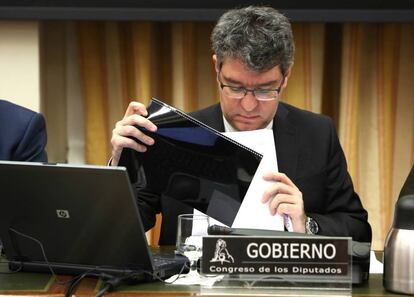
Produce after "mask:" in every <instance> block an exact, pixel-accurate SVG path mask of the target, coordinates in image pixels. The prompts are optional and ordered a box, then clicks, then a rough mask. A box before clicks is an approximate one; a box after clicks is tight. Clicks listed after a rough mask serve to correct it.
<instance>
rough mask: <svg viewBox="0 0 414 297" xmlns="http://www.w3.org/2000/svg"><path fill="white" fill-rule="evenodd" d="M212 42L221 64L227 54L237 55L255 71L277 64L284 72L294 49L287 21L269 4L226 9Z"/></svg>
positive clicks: (236, 56) (215, 28)
mask: <svg viewBox="0 0 414 297" xmlns="http://www.w3.org/2000/svg"><path fill="white" fill-rule="evenodd" d="M211 43H212V49H213V51H214V53H215V54H216V56H217V59H218V60H219V62H220V63H221V62H223V61H224V60H225V58H228V57H232V58H238V59H241V61H242V62H243V63H244V64H246V65H247V66H248V67H249V68H250V69H251V70H254V71H266V70H269V69H271V68H273V67H274V66H276V65H280V68H281V71H282V74H286V71H287V70H288V68H289V66H290V65H291V64H292V63H293V55H294V52H295V45H294V41H293V35H292V29H291V26H290V22H289V20H288V19H287V18H286V17H285V16H284V15H283V14H281V13H279V12H278V11H277V10H276V9H274V8H271V7H258V6H248V7H245V8H241V9H232V10H229V11H227V12H226V13H224V14H223V15H222V16H221V17H220V19H219V20H218V22H217V24H216V26H215V27H214V29H213V32H212V34H211Z"/></svg>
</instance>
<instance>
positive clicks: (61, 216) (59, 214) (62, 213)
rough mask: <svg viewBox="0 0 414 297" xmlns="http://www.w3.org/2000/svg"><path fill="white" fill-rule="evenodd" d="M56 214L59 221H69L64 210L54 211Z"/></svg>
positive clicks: (67, 212) (67, 214)
mask: <svg viewBox="0 0 414 297" xmlns="http://www.w3.org/2000/svg"><path fill="white" fill-rule="evenodd" d="M56 214H57V217H58V218H59V219H69V218H70V216H69V211H68V210H66V209H56Z"/></svg>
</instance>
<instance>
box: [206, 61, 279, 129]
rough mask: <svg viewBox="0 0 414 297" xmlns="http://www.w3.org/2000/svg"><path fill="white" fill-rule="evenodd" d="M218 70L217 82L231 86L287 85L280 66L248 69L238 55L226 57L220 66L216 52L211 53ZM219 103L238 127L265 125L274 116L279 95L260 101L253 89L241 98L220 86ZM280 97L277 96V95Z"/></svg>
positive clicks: (261, 126) (259, 126) (255, 87)
mask: <svg viewBox="0 0 414 297" xmlns="http://www.w3.org/2000/svg"><path fill="white" fill-rule="evenodd" d="M213 62H214V64H215V68H216V72H217V82H218V83H219V88H220V81H221V83H222V84H224V85H228V86H232V87H244V88H247V89H277V88H279V87H281V89H283V88H285V87H286V83H287V76H286V77H285V78H283V75H282V72H281V71H280V67H279V66H275V67H273V68H272V69H270V70H268V71H264V72H255V71H252V70H250V69H248V68H247V67H246V66H245V64H243V63H242V62H241V61H240V60H239V59H236V58H226V59H225V60H224V61H223V62H222V63H221V68H220V65H219V62H218V61H217V58H216V56H213ZM220 97H221V100H220V104H221V110H222V112H223V115H224V117H225V118H226V120H227V121H228V122H229V123H230V124H231V125H232V126H233V128H235V129H236V130H239V131H247V130H256V129H262V128H265V127H266V126H267V125H268V124H269V123H270V122H271V121H272V119H273V117H274V116H275V114H276V110H277V107H278V103H279V101H278V99H276V100H271V101H259V100H257V99H256V97H255V96H254V94H253V93H252V92H247V94H246V95H245V96H244V97H243V98H242V99H234V98H229V97H228V96H227V95H226V94H225V93H224V92H223V91H222V89H221V88H220ZM279 98H280V96H279Z"/></svg>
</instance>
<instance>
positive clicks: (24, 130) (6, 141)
mask: <svg viewBox="0 0 414 297" xmlns="http://www.w3.org/2000/svg"><path fill="white" fill-rule="evenodd" d="M46 142H47V137H46V126H45V120H44V118H43V116H42V115H41V114H39V113H36V112H34V111H31V110H29V109H27V108H24V107H21V106H19V105H16V104H13V103H10V102H8V101H4V100H0V160H9V161H38V162H47V155H46V151H45V146H46Z"/></svg>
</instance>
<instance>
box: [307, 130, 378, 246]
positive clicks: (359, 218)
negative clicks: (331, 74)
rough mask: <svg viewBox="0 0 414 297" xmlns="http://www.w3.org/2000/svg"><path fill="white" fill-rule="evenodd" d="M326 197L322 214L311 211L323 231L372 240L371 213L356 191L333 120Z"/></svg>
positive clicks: (324, 233) (328, 233) (355, 238)
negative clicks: (369, 215)
mask: <svg viewBox="0 0 414 297" xmlns="http://www.w3.org/2000/svg"><path fill="white" fill-rule="evenodd" d="M330 134H331V136H330V139H331V140H330V148H329V158H328V166H327V167H326V184H325V197H324V203H323V207H324V209H322V210H321V213H309V214H308V215H309V216H311V217H312V218H314V219H315V220H316V221H317V222H318V224H319V227H320V234H321V235H327V236H351V237H352V238H353V239H354V240H356V241H363V242H370V241H371V237H372V232H371V227H370V225H369V223H368V221H367V220H368V214H367V212H366V210H365V209H364V208H363V206H362V204H361V200H360V198H359V196H358V194H357V193H355V191H354V187H353V184H352V180H351V177H350V175H349V173H348V170H347V164H346V160H345V156H344V153H343V151H342V148H341V145H340V143H339V139H338V136H337V134H336V131H335V128H334V126H333V124H332V122H331V128H330Z"/></svg>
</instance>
